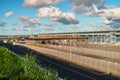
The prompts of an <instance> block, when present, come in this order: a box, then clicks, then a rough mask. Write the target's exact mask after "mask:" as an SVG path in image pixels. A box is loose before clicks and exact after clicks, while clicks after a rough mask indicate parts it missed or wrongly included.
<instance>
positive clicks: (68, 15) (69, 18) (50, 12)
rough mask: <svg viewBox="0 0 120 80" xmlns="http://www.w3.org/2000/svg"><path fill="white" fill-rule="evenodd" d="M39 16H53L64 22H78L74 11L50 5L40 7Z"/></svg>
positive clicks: (55, 19) (54, 18)
mask: <svg viewBox="0 0 120 80" xmlns="http://www.w3.org/2000/svg"><path fill="white" fill-rule="evenodd" d="M36 16H37V17H40V18H41V17H44V18H51V19H52V20H53V21H56V22H60V23H63V24H78V23H79V22H78V20H77V19H76V17H75V15H74V13H72V12H62V11H60V10H59V8H56V7H53V6H49V7H43V8H40V9H39V10H38V11H37V13H36Z"/></svg>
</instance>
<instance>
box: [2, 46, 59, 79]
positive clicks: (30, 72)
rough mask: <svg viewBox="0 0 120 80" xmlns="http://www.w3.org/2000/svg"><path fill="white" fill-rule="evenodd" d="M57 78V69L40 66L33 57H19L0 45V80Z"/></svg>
mask: <svg viewBox="0 0 120 80" xmlns="http://www.w3.org/2000/svg"><path fill="white" fill-rule="evenodd" d="M1 79H3V80H4V79H7V80H58V73H57V71H55V70H53V69H51V68H47V67H41V65H38V63H37V62H36V59H35V57H32V56H28V55H26V56H24V57H23V58H20V57H18V56H16V55H14V54H12V53H10V52H9V51H8V50H7V49H6V48H4V47H0V80H1Z"/></svg>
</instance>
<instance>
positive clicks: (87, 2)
mask: <svg viewBox="0 0 120 80" xmlns="http://www.w3.org/2000/svg"><path fill="white" fill-rule="evenodd" d="M70 2H71V4H72V6H73V10H74V11H75V12H78V13H85V14H86V13H87V12H89V11H91V10H92V9H93V5H97V6H103V5H104V2H105V0H70Z"/></svg>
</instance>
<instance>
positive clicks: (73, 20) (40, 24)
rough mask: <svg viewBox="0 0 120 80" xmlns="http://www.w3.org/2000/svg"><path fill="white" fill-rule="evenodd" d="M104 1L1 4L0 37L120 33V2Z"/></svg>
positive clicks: (10, 1) (20, 0) (36, 0)
mask: <svg viewBox="0 0 120 80" xmlns="http://www.w3.org/2000/svg"><path fill="white" fill-rule="evenodd" d="M102 1H103V0H44V1H43V0H0V35H16V34H17V35H19V34H20V35H22V34H40V33H53V32H55V33H59V32H76V31H77V32H78V31H91V30H108V29H119V28H120V27H119V25H120V24H119V23H120V22H119V21H120V1H119V0H104V2H102ZM47 12H48V13H47Z"/></svg>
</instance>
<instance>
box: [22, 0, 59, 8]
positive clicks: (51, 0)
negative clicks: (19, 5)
mask: <svg viewBox="0 0 120 80" xmlns="http://www.w3.org/2000/svg"><path fill="white" fill-rule="evenodd" d="M59 2H60V0H24V4H23V6H33V7H37V6H39V7H42V6H48V5H53V4H57V3H59Z"/></svg>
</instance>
